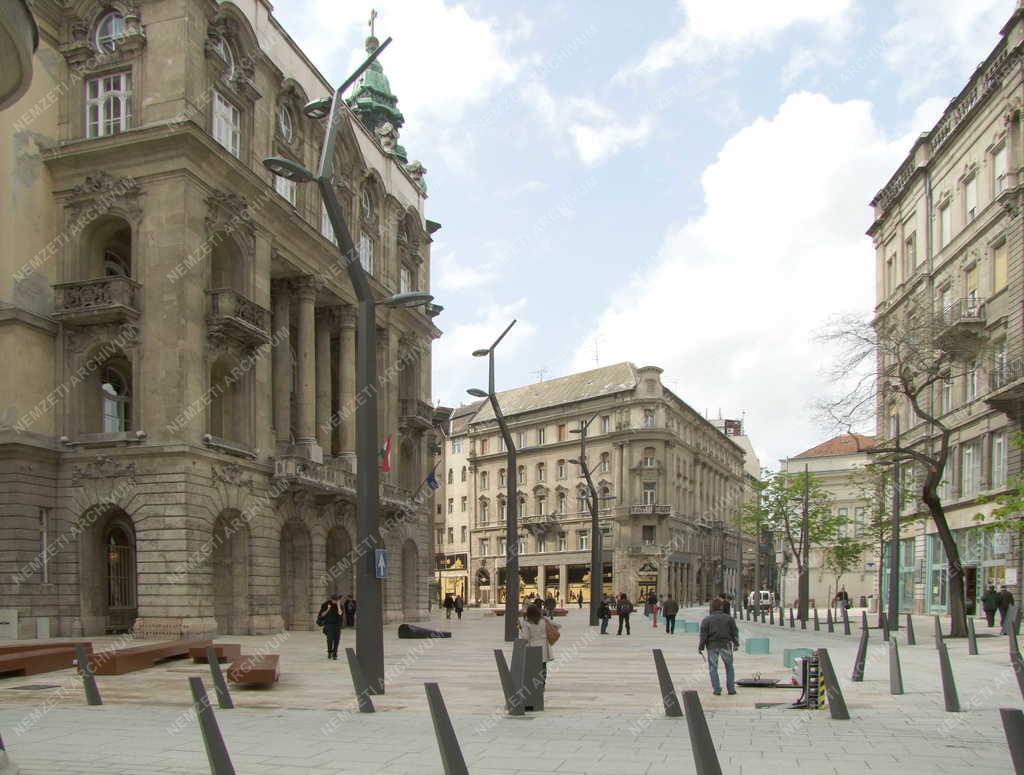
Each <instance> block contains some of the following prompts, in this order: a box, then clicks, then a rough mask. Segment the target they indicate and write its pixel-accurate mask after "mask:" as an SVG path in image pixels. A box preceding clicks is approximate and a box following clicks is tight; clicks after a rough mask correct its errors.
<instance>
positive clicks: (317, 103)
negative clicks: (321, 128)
mask: <svg viewBox="0 0 1024 775" xmlns="http://www.w3.org/2000/svg"><path fill="white" fill-rule="evenodd" d="M332 102H334V98H333V97H321V98H320V99H318V100H312V101H310V102H307V103H306V104H305V105H304V106H303V108H302V112H303V113H304V114H305V115H306V117H307V118H312V119H321V118H327V114H328V113H330V112H331V103H332Z"/></svg>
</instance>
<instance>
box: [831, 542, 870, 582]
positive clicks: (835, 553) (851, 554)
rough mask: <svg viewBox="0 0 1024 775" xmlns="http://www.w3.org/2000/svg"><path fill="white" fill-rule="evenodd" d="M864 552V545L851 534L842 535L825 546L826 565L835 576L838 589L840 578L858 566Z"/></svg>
mask: <svg viewBox="0 0 1024 775" xmlns="http://www.w3.org/2000/svg"><path fill="white" fill-rule="evenodd" d="M863 553H864V545H863V544H862V543H860V542H859V541H857V540H855V539H853V538H850V537H849V536H840V537H839V538H837V539H836V540H835V542H834V543H832V544H831V545H829V546H827V547H825V557H824V565H825V568H826V570H828V571H829V572H830V573H831V574H832V576H833V577H834V578H835V580H836V590H837V591H838V590H839V582H840V580H841V579H842V578H843V576H845V575H846V574H847V573H849V572H850V571H852V570H853V569H854V568H856V567H857V565H858V564H859V563H860V558H861V555H862V554H863Z"/></svg>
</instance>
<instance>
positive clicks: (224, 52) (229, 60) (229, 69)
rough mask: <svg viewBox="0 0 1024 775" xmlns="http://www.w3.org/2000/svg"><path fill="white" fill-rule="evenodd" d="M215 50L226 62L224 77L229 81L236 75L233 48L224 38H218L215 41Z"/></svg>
mask: <svg viewBox="0 0 1024 775" xmlns="http://www.w3.org/2000/svg"><path fill="white" fill-rule="evenodd" d="M213 49H214V51H216V52H217V54H218V55H219V56H220V58H221V59H222V60H223V62H224V77H225V78H226V79H228V80H229V81H230V80H231V78H232V77H233V76H234V74H235V55H234V54H233V53H232V52H231V46H229V45H228V42H227V41H226V40H224V38H221V37H217V38H216V39H215V40H214V41H213Z"/></svg>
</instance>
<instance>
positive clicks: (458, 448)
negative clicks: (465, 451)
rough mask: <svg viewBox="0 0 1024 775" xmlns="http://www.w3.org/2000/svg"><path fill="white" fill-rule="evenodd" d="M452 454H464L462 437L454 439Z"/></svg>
mask: <svg viewBox="0 0 1024 775" xmlns="http://www.w3.org/2000/svg"><path fill="white" fill-rule="evenodd" d="M452 454H453V455H461V454H462V439H452Z"/></svg>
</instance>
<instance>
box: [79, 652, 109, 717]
mask: <svg viewBox="0 0 1024 775" xmlns="http://www.w3.org/2000/svg"><path fill="white" fill-rule="evenodd" d="M75 660H76V661H77V662H78V672H79V674H81V676H82V685H83V686H84V687H85V702H86V703H87V704H88V705H102V704H103V698H102V697H100V688H99V687H98V686H97V685H96V676H94V675H93V674H92V666H91V665H90V664H89V656H88V655H87V654H86V653H85V649H84V648H83V647H82V646H75Z"/></svg>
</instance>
